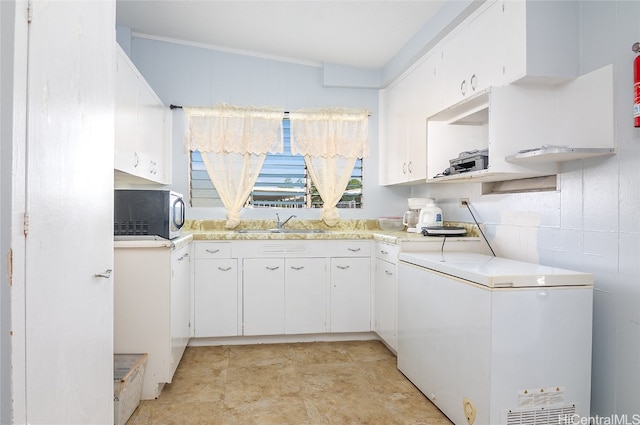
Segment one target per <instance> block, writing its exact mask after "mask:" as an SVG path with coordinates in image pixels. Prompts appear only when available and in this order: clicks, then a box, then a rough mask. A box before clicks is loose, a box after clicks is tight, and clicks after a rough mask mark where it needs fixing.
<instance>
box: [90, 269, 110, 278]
mask: <svg viewBox="0 0 640 425" xmlns="http://www.w3.org/2000/svg"><path fill="white" fill-rule="evenodd" d="M111 273H113V270H112V269H107V270H105V271H104V272H102V273H96V274H94V275H93V276H94V277H101V278H104V279H109V278H110V277H111Z"/></svg>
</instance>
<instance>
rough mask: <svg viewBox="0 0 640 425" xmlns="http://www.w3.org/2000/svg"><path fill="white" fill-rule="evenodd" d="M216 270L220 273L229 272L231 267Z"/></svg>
mask: <svg viewBox="0 0 640 425" xmlns="http://www.w3.org/2000/svg"><path fill="white" fill-rule="evenodd" d="M218 270H220V271H221V272H228V271H229V270H231V267H218Z"/></svg>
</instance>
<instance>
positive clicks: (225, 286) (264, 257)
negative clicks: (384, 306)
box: [193, 240, 397, 344]
mask: <svg viewBox="0 0 640 425" xmlns="http://www.w3.org/2000/svg"><path fill="white" fill-rule="evenodd" d="M396 250H397V247H396ZM194 251H195V257H196V259H195V263H194V295H193V306H194V314H193V317H194V327H195V330H194V337H196V338H208V337H233V336H240V335H243V336H263V335H303V334H321V333H327V332H369V331H371V330H372V327H371V314H372V307H371V277H372V276H371V241H369V240H364V241H363V240H359V241H358V240H357V241H336V240H313V241H310V240H302V241H300V240H284V241H283V240H266V241H253V240H252V241H248V240H242V241H224V242H222V241H220V242H213V241H197V242H196V243H195V249H194ZM395 256H397V254H395ZM387 301H388V302H392V301H391V300H389V299H387ZM389 308H393V309H394V311H395V307H393V306H390V307H389ZM388 314H391V316H392V317H395V313H388ZM393 320H395V319H393ZM387 322H388V320H387ZM387 322H385V323H387ZM385 326H387V325H385ZM388 326H392V327H393V326H394V325H392V324H390V325H388ZM390 344H391V343H390Z"/></svg>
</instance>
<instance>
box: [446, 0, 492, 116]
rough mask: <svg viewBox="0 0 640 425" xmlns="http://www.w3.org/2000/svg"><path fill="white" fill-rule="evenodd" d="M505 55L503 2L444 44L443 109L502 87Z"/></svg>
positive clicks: (460, 28) (485, 10) (479, 14)
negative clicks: (491, 87)
mask: <svg viewBox="0 0 640 425" xmlns="http://www.w3.org/2000/svg"><path fill="white" fill-rule="evenodd" d="M504 51H505V50H504V37H503V12H502V2H500V1H495V0H494V1H489V2H488V3H487V5H485V6H483V7H482V8H481V9H480V10H478V11H477V12H476V13H475V14H474V15H473V16H471V17H470V18H469V19H468V20H466V21H465V22H463V23H462V24H461V25H459V26H458V27H457V28H456V29H455V30H454V31H453V32H452V33H450V34H449V35H448V36H447V38H446V39H445V40H443V42H442V66H441V70H442V71H441V73H440V76H441V78H440V84H441V85H442V88H443V92H442V98H443V105H444V106H445V107H446V106H450V105H453V104H454V103H457V102H459V101H461V100H462V99H464V98H466V97H469V96H472V95H473V94H475V93H478V92H479V91H481V90H483V89H486V88H487V87H489V86H492V85H502V84H503V78H504V77H503V56H504Z"/></svg>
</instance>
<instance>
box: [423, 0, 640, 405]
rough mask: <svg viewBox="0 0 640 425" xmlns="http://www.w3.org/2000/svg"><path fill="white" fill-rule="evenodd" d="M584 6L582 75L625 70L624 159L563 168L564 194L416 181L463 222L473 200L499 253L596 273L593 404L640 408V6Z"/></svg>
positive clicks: (618, 78)
mask: <svg viewBox="0 0 640 425" xmlns="http://www.w3.org/2000/svg"><path fill="white" fill-rule="evenodd" d="M580 10H581V12H580V13H581V34H580V35H581V51H580V72H581V73H587V72H589V71H592V70H595V69H597V68H599V67H601V66H604V65H607V64H609V63H613V64H614V66H615V70H614V72H615V84H614V87H615V93H614V99H615V100H614V101H615V120H616V121H615V126H616V142H617V155H615V156H613V157H603V158H596V159H590V160H584V161H573V162H568V163H565V164H563V166H562V172H561V173H560V174H559V176H558V177H559V179H558V188H559V190H558V191H557V192H545V193H527V194H512V195H485V196H483V195H481V188H480V185H479V184H459V185H458V184H456V185H448V184H445V185H419V186H415V187H413V195H414V196H432V197H434V198H436V199H437V202H438V204H439V206H440V207H442V209H443V213H444V216H445V220H460V221H470V220H471V217H470V215H469V212H468V211H467V210H466V209H461V208H459V207H458V205H457V204H458V198H459V197H469V198H470V200H471V203H472V210H473V211H474V214H475V215H476V217H477V218H478V220H480V221H481V222H483V223H485V225H486V228H487V234H488V237H489V239H490V242H491V244H492V246H493V247H494V249H495V251H496V253H497V255H500V256H504V257H509V258H515V259H521V260H526V261H533V262H540V263H542V264H547V265H553V266H559V267H564V268H570V269H575V270H580V271H585V272H591V273H594V274H595V281H596V285H595V293H594V328H593V329H594V333H593V347H594V348H593V379H592V403H591V408H592V411H593V412H594V413H595V414H598V415H600V416H609V415H612V414H624V413H626V414H628V415H632V414H640V391H638V388H637V387H638V382H640V266H639V264H640V218H639V215H638V212H639V211H640V128H634V127H633V117H632V105H633V96H632V94H633V89H632V87H633V73H632V69H633V68H632V62H633V59H634V57H635V54H634V53H633V52H632V51H631V45H632V44H633V43H634V42H636V41H640V25H639V24H638V23H639V22H640V2H631V1H617V2H615V1H585V2H582V4H581V9H580ZM568 144H570V142H568ZM558 355H559V356H560V355H562V350H561V347H559V350H558ZM630 418H631V417H630Z"/></svg>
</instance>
